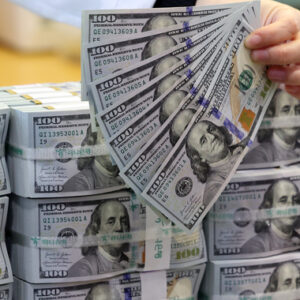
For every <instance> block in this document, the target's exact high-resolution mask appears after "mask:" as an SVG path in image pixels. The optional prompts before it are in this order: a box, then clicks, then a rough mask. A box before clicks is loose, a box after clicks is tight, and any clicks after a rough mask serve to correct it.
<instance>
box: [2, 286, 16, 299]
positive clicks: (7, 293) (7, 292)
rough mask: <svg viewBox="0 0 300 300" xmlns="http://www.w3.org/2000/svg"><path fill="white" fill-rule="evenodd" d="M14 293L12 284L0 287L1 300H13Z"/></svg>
mask: <svg viewBox="0 0 300 300" xmlns="http://www.w3.org/2000/svg"><path fill="white" fill-rule="evenodd" d="M12 291H13V285H12V283H11V284H4V285H0V300H12V299H13V298H12ZM15 299H16V298H15Z"/></svg>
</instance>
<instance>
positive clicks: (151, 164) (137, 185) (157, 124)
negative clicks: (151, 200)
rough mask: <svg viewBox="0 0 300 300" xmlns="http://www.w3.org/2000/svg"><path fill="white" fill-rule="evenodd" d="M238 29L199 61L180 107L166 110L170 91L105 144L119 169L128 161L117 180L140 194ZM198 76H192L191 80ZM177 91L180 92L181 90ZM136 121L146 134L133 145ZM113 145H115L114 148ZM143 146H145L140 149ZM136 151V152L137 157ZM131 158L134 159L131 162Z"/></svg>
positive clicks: (170, 147)
mask: <svg viewBox="0 0 300 300" xmlns="http://www.w3.org/2000/svg"><path fill="white" fill-rule="evenodd" d="M240 26H241V22H240V21H239V20H238V21H237V23H236V24H235V26H233V29H232V32H231V33H230V34H229V37H228V38H227V39H226V42H222V43H221V44H220V45H219V46H218V47H217V46H215V47H214V48H212V49H211V51H209V52H208V53H207V54H206V56H205V57H204V58H203V59H202V60H201V64H199V66H198V68H197V70H198V72H199V71H200V72H201V76H198V78H197V80H196V82H194V84H193V86H192V88H191V89H190V90H189V91H188V92H189V93H188V94H187V96H186V97H184V100H182V101H181V103H178V107H173V112H172V110H170V108H172V106H171V107H170V103H169V102H170V100H172V95H173V90H172V91H170V92H169V93H168V94H167V95H166V96H165V97H162V98H161V99H158V100H157V101H156V103H154V104H153V105H151V106H150V107H149V109H148V111H147V112H146V113H145V114H144V115H141V116H140V118H139V119H138V120H135V122H132V124H131V123H130V124H128V126H127V127H125V128H124V130H122V131H121V132H120V133H119V134H116V135H115V136H116V137H113V138H111V141H110V142H109V144H110V146H111V148H112V150H113V153H115V155H114V157H115V160H116V161H119V160H120V161H121V163H120V166H122V163H123V161H130V163H127V164H126V166H125V167H124V168H121V176H122V177H123V178H124V180H125V181H126V182H127V184H128V185H129V186H130V187H131V188H132V189H134V190H135V191H136V192H137V193H139V192H142V191H143V189H144V187H145V186H146V184H147V183H148V181H149V180H150V179H151V178H152V176H153V175H154V172H155V171H156V170H157V168H158V167H159V165H160V164H161V163H162V162H163V161H164V159H165V158H166V157H167V155H168V153H169V152H170V151H171V149H172V148H173V146H174V145H175V143H176V142H177V140H178V139H179V136H180V132H181V131H183V130H184V128H185V126H186V125H187V124H188V122H189V120H191V118H192V116H193V114H194V112H195V111H196V109H197V108H198V107H199V103H198V100H199V99H201V97H202V96H203V95H204V94H205V93H206V91H207V89H208V88H209V84H210V82H211V81H212V78H213V75H212V74H215V71H216V70H217V68H218V66H219V63H220V61H221V58H222V56H223V55H224V53H225V52H226V48H227V47H228V46H227V44H228V43H230V40H231V39H233V36H234V35H236V34H237V32H238V29H239V28H240ZM198 72H192V74H191V75H192V76H193V77H192V78H194V75H196V74H198ZM179 91H182V88H181V87H180V89H179ZM172 102H173V101H172ZM165 115H166V116H165ZM140 121H141V122H143V123H145V127H144V128H143V129H144V130H143V132H146V133H147V134H145V133H144V134H143V137H144V136H145V138H143V139H138V141H137V142H136V140H137V139H136V137H138V135H137V133H136V130H134V129H135V127H137V128H139V127H138V126H137V125H138V124H139V122H140ZM151 127H152V128H155V131H153V132H152V131H151V130H149V128H150V129H151ZM130 128H132V129H133V130H132V133H135V134H130V135H128V136H127V138H126V139H124V141H122V142H121V143H120V142H119V140H120V138H121V137H122V136H124V133H125V132H128V129H130ZM178 130H179V132H178ZM151 133H152V134H151ZM149 138H150V140H149ZM140 140H141V142H140ZM147 140H148V142H147ZM113 143H116V145H117V147H114V146H115V145H114V144H113ZM144 143H146V144H145V145H143V144H144ZM129 145H130V147H129ZM141 146H143V148H142V149H140V147H141ZM139 149H140V150H139ZM137 150H139V152H138V153H137ZM135 154H136V155H135ZM134 155H135V156H134ZM133 156H134V158H133V159H132V157H133ZM125 159H126V160H125Z"/></svg>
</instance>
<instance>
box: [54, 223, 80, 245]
mask: <svg viewBox="0 0 300 300" xmlns="http://www.w3.org/2000/svg"><path fill="white" fill-rule="evenodd" d="M57 237H58V238H61V239H66V245H65V246H64V245H63V247H64V248H72V245H74V244H75V243H76V241H77V237H78V234H77V232H76V231H75V230H74V229H73V228H64V229H62V230H61V231H60V232H59V233H58V235H57Z"/></svg>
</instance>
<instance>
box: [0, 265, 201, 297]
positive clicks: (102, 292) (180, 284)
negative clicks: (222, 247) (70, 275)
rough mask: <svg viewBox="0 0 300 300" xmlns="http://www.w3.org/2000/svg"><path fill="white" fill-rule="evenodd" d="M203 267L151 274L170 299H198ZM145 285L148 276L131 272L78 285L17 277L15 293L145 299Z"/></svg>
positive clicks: (30, 295)
mask: <svg viewBox="0 0 300 300" xmlns="http://www.w3.org/2000/svg"><path fill="white" fill-rule="evenodd" d="M204 270H205V265H204V264H202V265H199V266H197V267H193V268H190V269H181V270H168V271H156V272H151V274H152V276H157V277H159V278H161V279H162V281H161V282H159V285H160V286H164V287H165V291H164V294H165V296H167V299H169V300H172V299H196V297H197V293H198V290H199V287H200V283H201V280H202V277H203V274H204ZM163 275H164V276H163ZM145 287H146V286H145V278H143V277H142V276H141V275H140V274H139V273H128V274H124V275H119V276H116V277H113V278H110V279H108V280H102V281H101V282H86V283H84V284H82V283H81V284H76V286H74V285H70V284H67V283H65V284H62V283H57V284H31V283H28V282H25V281H23V280H21V279H18V278H15V295H16V296H22V297H23V298H24V299H32V300H46V299H49V297H50V298H51V300H58V299H76V300H87V299H98V298H99V297H106V298H105V299H111V300H112V299H118V300H128V299H134V300H142V299H144V298H142V295H143V293H144V289H145ZM32 295H33V298H32ZM29 297H31V298H29ZM90 297H92V298H90ZM165 298H166V297H165ZM0 299H1V298H0ZM18 299H21V298H18ZM99 299H100V298H99ZM103 299H104V298H103ZM5 300H6V299H5Z"/></svg>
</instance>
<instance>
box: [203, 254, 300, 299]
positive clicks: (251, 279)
mask: <svg viewBox="0 0 300 300" xmlns="http://www.w3.org/2000/svg"><path fill="white" fill-rule="evenodd" d="M299 281H300V256H299V252H294V253H288V254H283V255H275V256H271V257H267V258H258V259H249V260H223V261H214V262H210V263H208V264H207V267H206V273H205V278H204V281H203V285H202V287H201V291H202V292H203V294H204V295H205V296H206V297H207V298H205V296H204V297H203V299H212V300H221V299H222V300H223V299H225V300H231V299H234V300H235V299H236V300H246V299H247V300H248V299H255V300H259V299H268V300H269V299H270V300H275V299H276V300H280V299H289V300H297V299H299V287H300V284H299ZM284 297H285V298H284ZM201 299H202V298H201Z"/></svg>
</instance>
